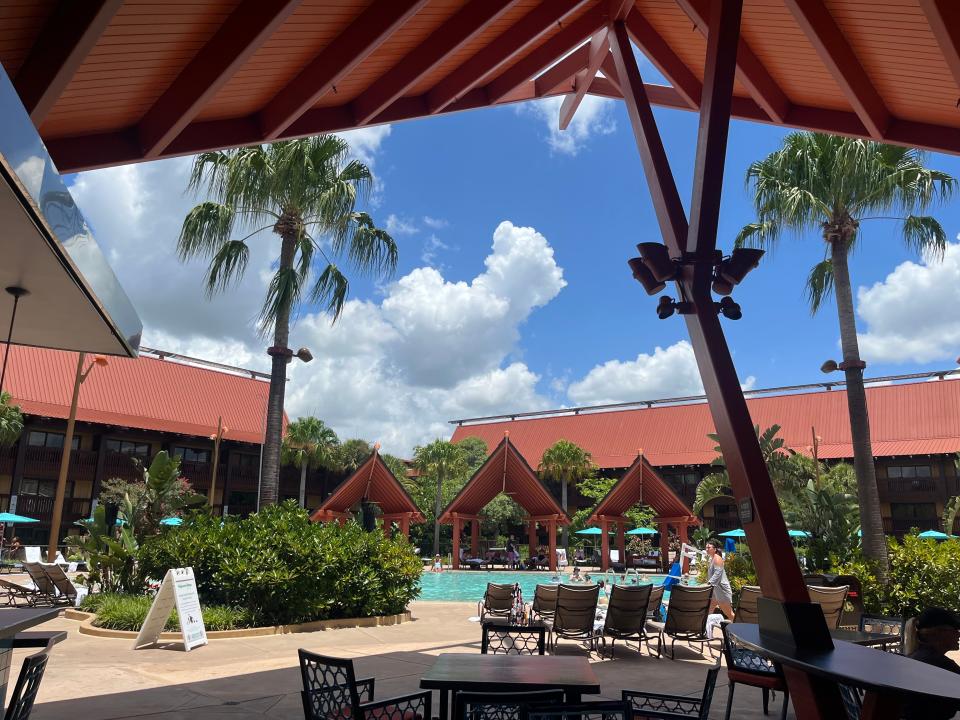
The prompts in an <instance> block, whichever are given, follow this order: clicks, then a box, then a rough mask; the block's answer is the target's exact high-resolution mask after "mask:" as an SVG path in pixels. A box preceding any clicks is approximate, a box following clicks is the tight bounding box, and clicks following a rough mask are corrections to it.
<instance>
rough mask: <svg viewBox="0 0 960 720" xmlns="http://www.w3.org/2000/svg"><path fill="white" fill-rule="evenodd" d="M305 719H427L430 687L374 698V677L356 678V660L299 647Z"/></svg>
mask: <svg viewBox="0 0 960 720" xmlns="http://www.w3.org/2000/svg"><path fill="white" fill-rule="evenodd" d="M297 654H298V655H299V657H300V676H301V678H302V679H303V690H302V691H301V693H300V697H301V699H302V700H303V717H304V718H305V720H366V718H372V719H374V720H390V719H392V718H404V720H426V719H428V718H429V717H430V708H431V704H432V701H433V700H432V695H431V693H430V691H429V690H428V691H426V692H420V693H414V694H411V695H403V696H398V697H394V698H389V699H386V700H376V701H375V700H374V699H373V684H374V681H373V678H368V679H366V680H357V678H356V675H355V673H354V671H353V660H346V659H342V658H334V657H326V656H324V655H317V654H316V653H312V652H309V651H307V650H304V649H303V648H300V649H299V650H297Z"/></svg>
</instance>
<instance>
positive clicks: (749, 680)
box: [727, 669, 787, 690]
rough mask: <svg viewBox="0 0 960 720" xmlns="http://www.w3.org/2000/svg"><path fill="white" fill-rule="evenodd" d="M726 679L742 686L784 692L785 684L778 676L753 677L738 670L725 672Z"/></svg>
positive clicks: (752, 674) (753, 675)
mask: <svg viewBox="0 0 960 720" xmlns="http://www.w3.org/2000/svg"><path fill="white" fill-rule="evenodd" d="M727 677H728V678H729V679H730V682H738V683H742V684H743V685H752V686H753V687H758V688H767V689H769V690H784V689H786V687H787V686H786V683H784V681H783V678H782V677H780V676H779V675H755V674H754V673H748V672H741V671H739V670H729V669H728V670H727Z"/></svg>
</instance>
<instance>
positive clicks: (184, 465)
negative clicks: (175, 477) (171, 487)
mask: <svg viewBox="0 0 960 720" xmlns="http://www.w3.org/2000/svg"><path fill="white" fill-rule="evenodd" d="M212 468H213V463H208V462H195V461H193V460H183V461H181V463H180V475H181V476H182V477H185V478H186V479H187V480H189V481H190V484H191V485H193V487H194V488H197V487H210V475H211V469H212ZM222 477H223V467H222V466H221V468H220V471H219V472H218V473H217V479H218V480H219V479H220V478H222Z"/></svg>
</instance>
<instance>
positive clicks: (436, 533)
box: [433, 471, 443, 556]
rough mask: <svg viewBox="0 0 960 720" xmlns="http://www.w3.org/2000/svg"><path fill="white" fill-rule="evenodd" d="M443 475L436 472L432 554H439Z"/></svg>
mask: <svg viewBox="0 0 960 720" xmlns="http://www.w3.org/2000/svg"><path fill="white" fill-rule="evenodd" d="M442 503H443V473H442V472H440V471H437V499H436V503H435V504H434V516H433V517H434V520H433V554H434V556H436V555H439V554H440V513H441V512H442V511H443V506H442Z"/></svg>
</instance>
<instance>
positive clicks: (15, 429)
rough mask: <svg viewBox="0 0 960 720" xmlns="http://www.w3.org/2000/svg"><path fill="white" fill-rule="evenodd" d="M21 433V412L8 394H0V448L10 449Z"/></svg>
mask: <svg viewBox="0 0 960 720" xmlns="http://www.w3.org/2000/svg"><path fill="white" fill-rule="evenodd" d="M22 432H23V412H22V411H21V410H20V406H19V405H15V404H14V403H13V398H12V397H11V396H10V393H8V392H0V448H8V447H12V446H13V444H14V443H15V442H16V441H17V440H18V439H19V437H20V433H22Z"/></svg>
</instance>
